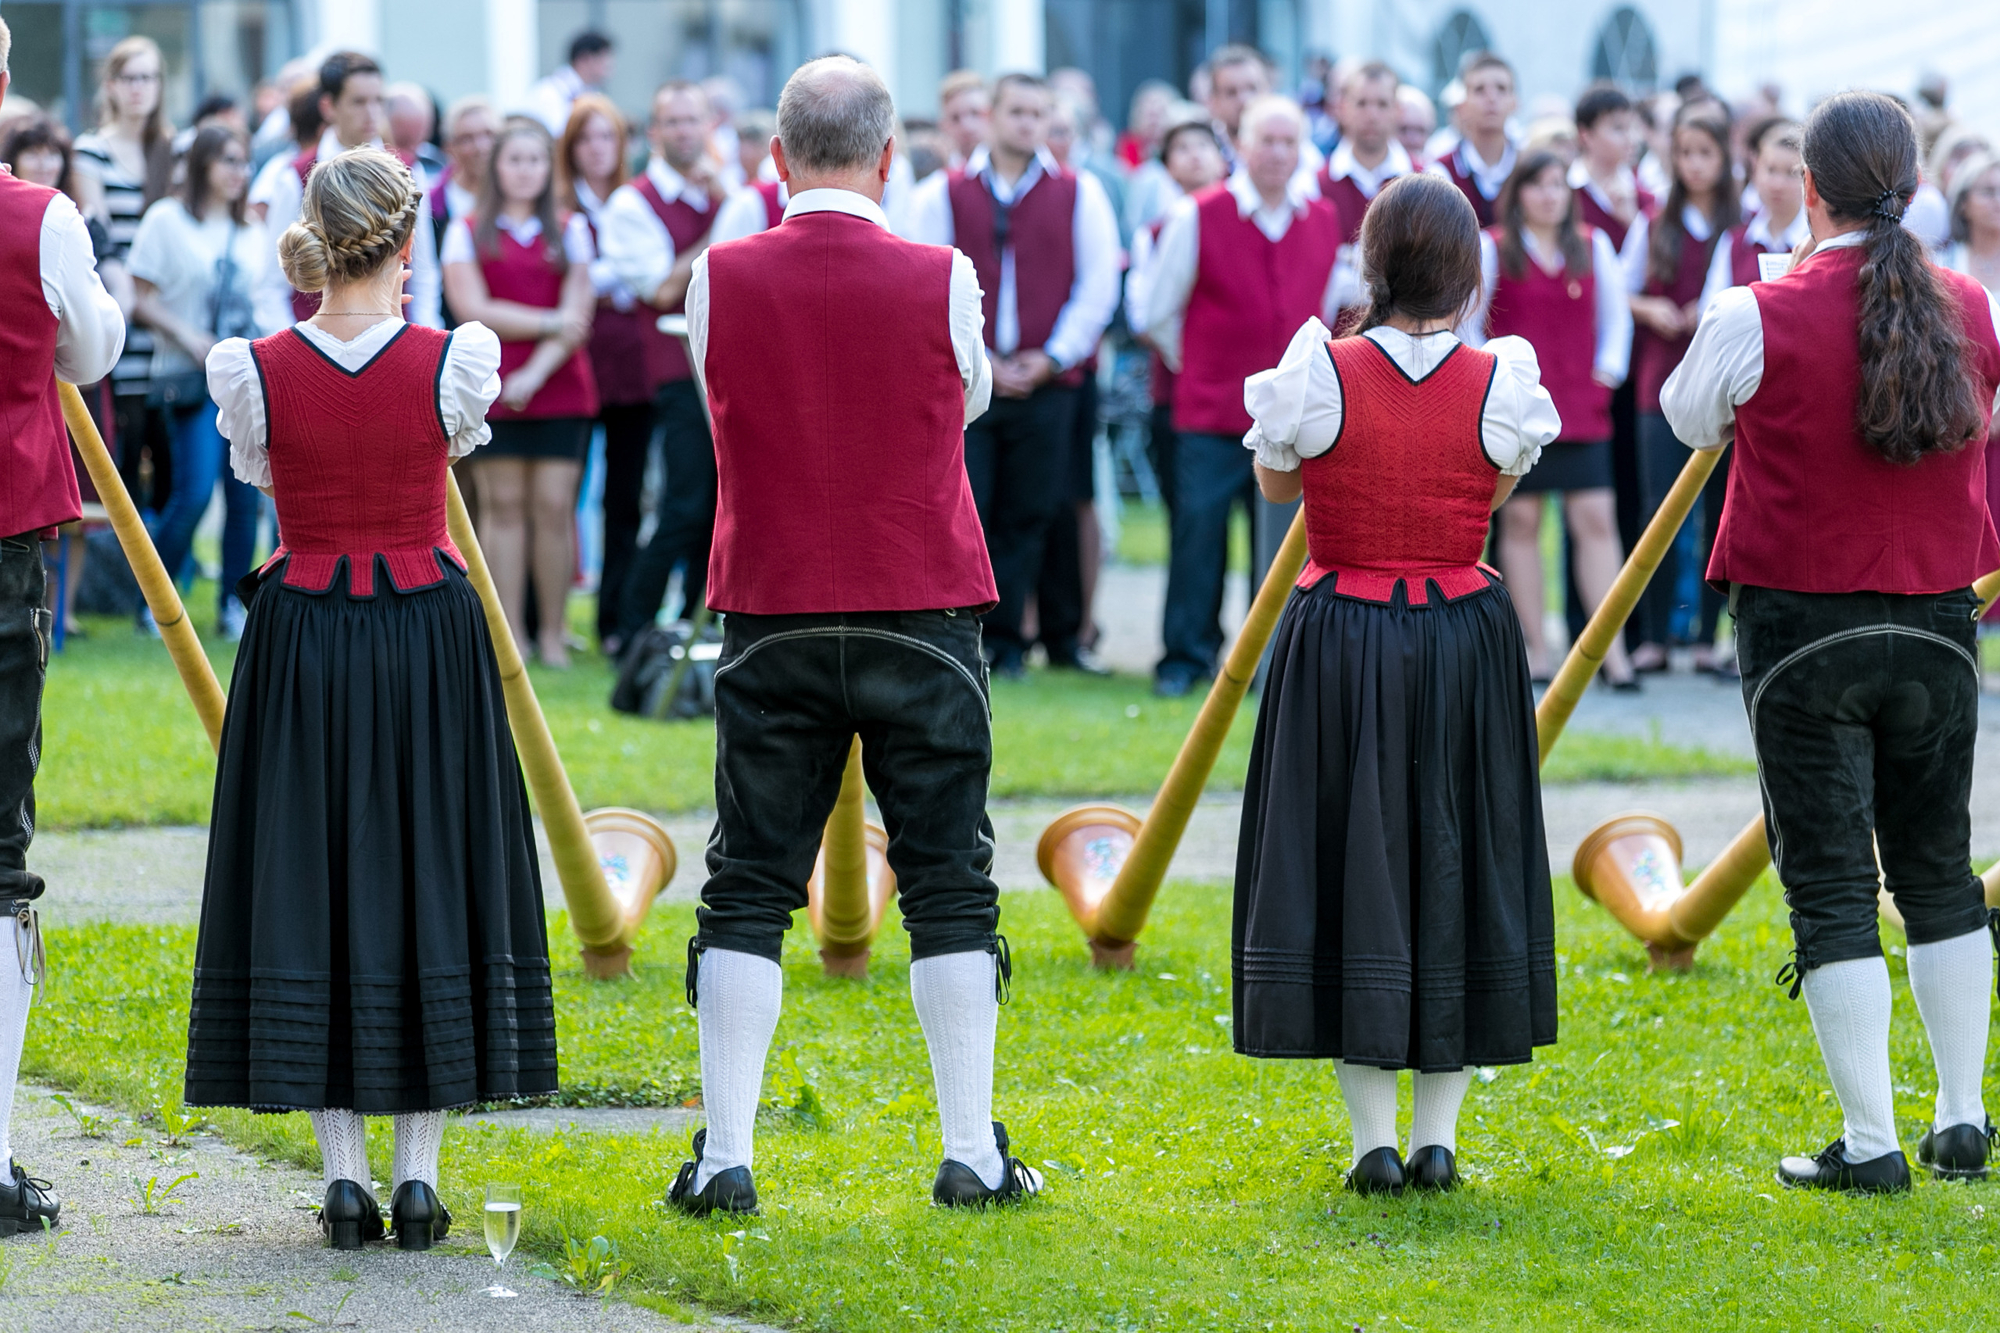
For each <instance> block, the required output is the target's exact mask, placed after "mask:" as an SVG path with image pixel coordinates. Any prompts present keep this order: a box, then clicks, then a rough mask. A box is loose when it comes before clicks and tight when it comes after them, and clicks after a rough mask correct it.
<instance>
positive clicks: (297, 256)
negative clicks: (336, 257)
mask: <svg viewBox="0 0 2000 1333" xmlns="http://www.w3.org/2000/svg"><path fill="white" fill-rule="evenodd" d="M328 251H329V247H328V245H327V241H326V237H325V236H324V235H323V234H321V232H320V231H319V229H318V228H317V227H313V226H311V225H309V224H307V223H305V222H294V223H293V224H292V225H291V226H289V227H287V228H285V231H284V234H283V235H281V236H280V237H278V265H279V267H281V268H282V269H284V271H285V281H286V282H289V283H291V284H292V286H293V287H294V288H295V289H297V290H298V291H302V292H321V291H325V290H326V284H327V279H328V277H329V276H330V275H331V272H332V268H333V257H332V255H331V254H330V253H328Z"/></svg>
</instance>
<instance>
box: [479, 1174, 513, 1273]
mask: <svg viewBox="0 0 2000 1333" xmlns="http://www.w3.org/2000/svg"><path fill="white" fill-rule="evenodd" d="M520 1238H521V1187H520V1186H519V1185H488V1186H487V1187H486V1248H487V1250H488V1251H489V1252H490V1253H491V1254H492V1255H493V1266H494V1267H495V1268H500V1267H502V1266H503V1265H505V1264H506V1262H507V1256H508V1255H510V1254H512V1253H513V1252H514V1242H516V1241H518V1240H519V1239H520Z"/></svg>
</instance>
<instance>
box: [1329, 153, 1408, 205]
mask: <svg viewBox="0 0 2000 1333" xmlns="http://www.w3.org/2000/svg"><path fill="white" fill-rule="evenodd" d="M1414 169H1415V168H1414V167H1413V166H1412V165H1411V162H1410V154H1409V152H1408V150H1406V149H1405V148H1404V147H1403V145H1401V144H1400V143H1397V142H1396V140H1395V139H1394V138H1391V139H1390V140H1389V155H1388V156H1387V157H1385V158H1383V159H1382V161H1381V163H1380V164H1379V165H1377V166H1375V167H1364V166H1362V165H1361V164H1360V163H1359V162H1356V161H1355V160H1354V145H1353V144H1352V143H1350V142H1349V141H1348V140H1346V139H1342V140H1341V141H1340V142H1339V143H1338V144H1336V145H1335V146H1334V149H1333V158H1332V160H1331V161H1329V162H1328V163H1327V165H1326V174H1327V175H1328V176H1329V177H1330V178H1332V179H1333V180H1343V179H1346V180H1352V181H1353V182H1354V183H1355V184H1356V185H1358V186H1359V187H1361V193H1363V194H1365V195H1367V196H1368V197H1369V198H1370V199H1373V198H1374V197H1375V195H1376V193H1377V192H1378V191H1380V190H1381V188H1382V187H1383V186H1384V185H1386V184H1388V183H1389V182H1390V181H1392V180H1394V179H1395V178H1396V177H1398V176H1407V175H1409V174H1410V172H1411V171H1412V170H1414Z"/></svg>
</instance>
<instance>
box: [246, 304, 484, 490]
mask: <svg viewBox="0 0 2000 1333" xmlns="http://www.w3.org/2000/svg"><path fill="white" fill-rule="evenodd" d="M404 327H405V325H404V323H403V321H402V319H401V318H399V317H395V316H391V317H390V318H387V319H384V320H383V321H382V322H381V323H379V324H375V325H371V326H370V327H369V328H368V329H367V330H366V331H364V332H362V333H360V334H357V335H356V336H355V338H354V339H353V340H352V341H351V342H342V341H341V340H340V339H338V338H336V337H334V336H333V335H332V334H330V333H328V332H326V331H325V330H324V329H321V328H319V327H318V326H317V325H313V324H294V325H293V326H292V328H293V329H294V330H295V331H296V332H297V333H298V334H299V335H300V336H301V337H303V338H305V340H306V341H307V342H309V343H311V344H312V345H313V346H314V347H317V348H318V349H319V350H320V351H322V352H324V353H325V354H326V357H327V359H328V360H330V361H332V362H333V363H334V364H335V365H337V366H339V367H340V368H341V369H342V370H345V371H348V372H350V373H352V372H355V371H359V370H360V369H361V368H362V367H363V366H365V365H367V364H368V363H369V362H370V361H372V360H373V359H374V358H375V355H376V353H378V352H380V351H381V350H382V349H383V348H384V347H387V346H388V345H389V340H390V339H391V338H393V337H394V336H395V335H396V334H397V333H398V332H399V331H400V330H401V329H403V328H404ZM437 392H438V411H439V413H440V414H441V415H442V416H443V418H444V433H445V438H446V439H447V440H449V441H450V447H451V456H452V457H453V458H463V457H465V456H466V455H467V454H469V453H471V452H472V451H473V450H474V449H477V448H478V447H479V446H480V445H482V444H485V443H486V442H487V441H488V440H490V439H492V438H493V431H492V429H491V428H490V427H488V426H487V424H486V409H487V408H489V407H491V406H492V405H493V400H494V399H496V398H498V397H499V396H500V340H499V339H498V338H496V337H495V336H494V335H493V330H491V329H489V328H487V327H486V326H485V325H484V324H478V323H472V324H461V325H459V326H458V327H457V328H456V329H453V330H452V333H451V342H450V344H449V345H447V346H446V348H445V351H444V367H443V371H442V373H441V374H440V375H439V376H438V389H437ZM208 396H209V397H210V398H212V399H214V400H215V408H216V423H215V424H216V427H217V429H219V430H220V431H221V432H222V435H223V438H224V439H226V440H228V441H229V466H230V468H231V469H232V470H234V471H235V473H236V475H237V477H238V478H240V479H241V480H243V481H246V482H249V483H250V484H251V485H252V486H269V485H270V484H271V445H270V433H269V431H268V429H267V426H266V423H265V420H264V381H263V378H262V377H261V376H260V375H258V373H257V362H256V360H255V359H254V358H252V356H251V355H250V344H249V343H248V342H246V341H245V340H244V339H242V338H225V339H223V340H222V341H221V342H219V343H217V344H216V345H215V347H214V348H213V349H212V350H211V351H210V352H209V354H208Z"/></svg>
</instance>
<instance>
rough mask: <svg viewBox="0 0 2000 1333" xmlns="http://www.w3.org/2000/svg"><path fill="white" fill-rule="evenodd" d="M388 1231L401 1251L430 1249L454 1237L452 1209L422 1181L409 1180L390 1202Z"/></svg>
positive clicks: (397, 1188) (401, 1185)
mask: <svg viewBox="0 0 2000 1333" xmlns="http://www.w3.org/2000/svg"><path fill="white" fill-rule="evenodd" d="M389 1230H391V1231H393V1232H394V1233H395V1234H396V1247H397V1248H398V1249H403V1250H428V1249H429V1248H430V1247H431V1246H433V1245H435V1244H437V1243H438V1242H439V1241H441V1240H443V1239H444V1238H445V1237H446V1236H448V1235H450V1234H451V1209H449V1208H447V1207H445V1206H444V1200H442V1199H440V1198H438V1196H437V1191H436V1190H434V1189H432V1188H431V1187H430V1186H429V1185H426V1184H425V1183H424V1182H423V1181H421V1180H406V1181H404V1182H403V1183H402V1184H400V1185H398V1186H396V1193H395V1194H394V1195H393V1196H392V1197H391V1198H390V1200H389Z"/></svg>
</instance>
